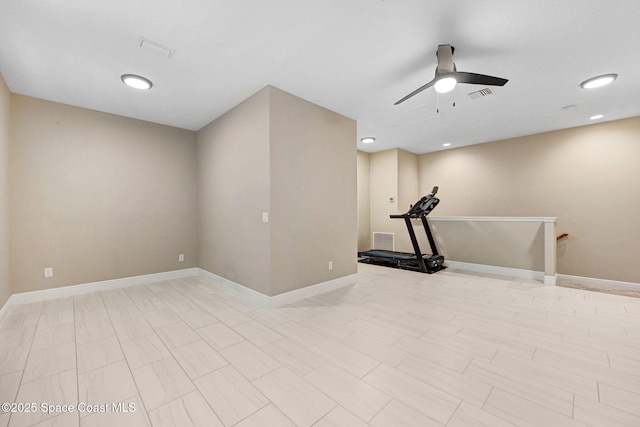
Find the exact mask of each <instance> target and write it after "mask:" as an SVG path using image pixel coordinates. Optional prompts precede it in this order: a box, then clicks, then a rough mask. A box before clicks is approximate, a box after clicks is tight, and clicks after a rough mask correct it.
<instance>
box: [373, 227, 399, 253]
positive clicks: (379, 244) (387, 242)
mask: <svg viewBox="0 0 640 427" xmlns="http://www.w3.org/2000/svg"><path fill="white" fill-rule="evenodd" d="M373 249H382V250H385V251H392V250H394V249H393V233H380V232H378V231H374V232H373Z"/></svg>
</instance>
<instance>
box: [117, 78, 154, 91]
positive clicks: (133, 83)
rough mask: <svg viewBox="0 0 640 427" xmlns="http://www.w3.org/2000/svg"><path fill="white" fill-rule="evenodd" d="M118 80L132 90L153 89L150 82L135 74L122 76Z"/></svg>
mask: <svg viewBox="0 0 640 427" xmlns="http://www.w3.org/2000/svg"><path fill="white" fill-rule="evenodd" d="M120 79H121V80H122V83H124V84H126V85H127V86H129V87H132V88H134V89H140V90H148V89H151V88H152V87H153V83H151V80H149V79H147V78H144V77H142V76H138V75H135V74H123V75H122V76H120Z"/></svg>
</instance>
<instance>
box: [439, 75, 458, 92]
mask: <svg viewBox="0 0 640 427" xmlns="http://www.w3.org/2000/svg"><path fill="white" fill-rule="evenodd" d="M456 84H458V81H457V80H456V79H455V77H443V78H441V79H438V81H437V82H436V83H435V84H434V87H435V88H436V92H438V93H447V92H451V91H452V90H453V89H454V88H455V87H456Z"/></svg>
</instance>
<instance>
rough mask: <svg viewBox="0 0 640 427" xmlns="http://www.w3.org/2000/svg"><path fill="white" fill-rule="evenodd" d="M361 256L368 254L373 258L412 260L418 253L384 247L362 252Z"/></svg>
mask: <svg viewBox="0 0 640 427" xmlns="http://www.w3.org/2000/svg"><path fill="white" fill-rule="evenodd" d="M360 255H361V256H367V257H372V258H376V257H378V258H390V259H400V260H410V259H416V254H412V253H408V252H394V251H385V250H382V249H371V250H370V251H364V252H360Z"/></svg>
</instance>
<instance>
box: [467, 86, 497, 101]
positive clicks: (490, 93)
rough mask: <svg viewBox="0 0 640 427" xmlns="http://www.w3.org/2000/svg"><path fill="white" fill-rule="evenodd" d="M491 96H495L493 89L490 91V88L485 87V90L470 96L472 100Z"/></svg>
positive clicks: (472, 93)
mask: <svg viewBox="0 0 640 427" xmlns="http://www.w3.org/2000/svg"><path fill="white" fill-rule="evenodd" d="M489 95H493V91H492V90H491V89H489V88H488V87H485V88H484V89H480V90H477V91H475V92H471V93H470V94H469V96H470V97H471V99H479V98H482V97H483V96H489Z"/></svg>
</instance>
